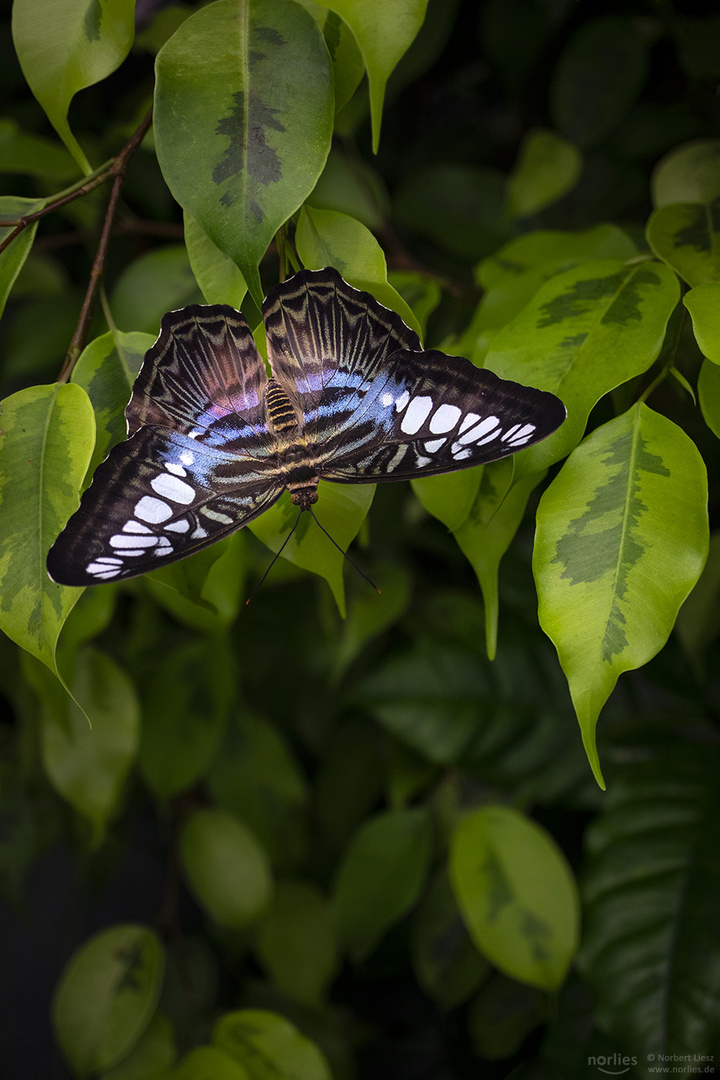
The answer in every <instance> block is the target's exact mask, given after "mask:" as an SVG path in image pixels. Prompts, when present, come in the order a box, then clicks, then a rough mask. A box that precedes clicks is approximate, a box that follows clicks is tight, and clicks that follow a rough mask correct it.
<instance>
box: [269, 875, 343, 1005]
mask: <svg viewBox="0 0 720 1080" xmlns="http://www.w3.org/2000/svg"><path fill="white" fill-rule="evenodd" d="M256 948H257V953H258V957H259V959H260V962H261V963H262V964H263V966H264V967H265V968H266V970H267V971H268V973H269V974H270V975H271V976H272V978H273V981H274V983H275V985H276V986H277V987H278V989H279V990H281V991H282V992H283V993H285V994H288V995H289V996H290V997H291V998H294V999H295V1000H297V1001H302V1002H304V1003H305V1004H307V1005H310V1006H315V1007H321V1006H322V1003H323V998H324V996H325V991H326V989H327V986H328V984H329V982H330V980H331V979H332V977H333V975H334V974H335V971H336V969H337V966H338V957H337V945H336V941H335V933H334V930H333V926H332V920H331V918H330V909H329V905H328V903H327V901H326V900H325V897H324V896H323V895H322V893H321V892H320V891H319V890H318V889H317V888H316V887H315V886H314V885H311V884H310V883H309V882H306V881H284V882H280V883H278V886H277V888H276V890H275V896H274V898H273V901H272V904H271V905H270V908H269V909H268V911H267V912H266V913H265V916H264V917H263V919H262V922H261V923H260V925H259V927H258V931H257V946H256Z"/></svg>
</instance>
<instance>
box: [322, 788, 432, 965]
mask: <svg viewBox="0 0 720 1080" xmlns="http://www.w3.org/2000/svg"><path fill="white" fill-rule="evenodd" d="M431 856H432V823H431V820H430V816H429V813H428V811H427V810H426V809H423V808H416V809H412V810H389V811H386V812H384V813H381V814H376V815H375V816H374V817H372V818H370V819H369V820H367V821H366V822H365V824H364V825H362V826H361V828H360V829H359V831H358V832H357V833H356V834H355V836H354V837H353V839H352V840H351V841H350V844H349V845H348V847H347V849H346V851H345V855H344V858H343V860H342V862H341V864H340V868H339V870H338V873H337V878H336V880H335V888H334V893H333V912H334V917H335V925H336V927H337V931H338V936H339V938H340V940H341V942H342V943H343V944H344V945H345V947H346V949H347V950H348V952H349V954H350V956H351V957H352V959H353V960H355V961H361V960H364V959H365V958H366V957H367V956H369V955H370V953H372V952H373V950H374V949H375V947H376V946H377V945H378V944H379V942H380V939H381V938H382V936H383V934H384V933H385V931H386V930H388V929H389V928H390V927H391V926H393V925H394V924H395V923H396V922H398V920H399V919H401V918H402V917H403V915H405V914H406V913H407V912H408V911H409V910H410V909H411V908H412V907H413V905H414V904H415V903H416V902H417V900H418V897H419V895H420V891H421V889H422V887H423V885H424V884H425V879H426V878H427V874H428V870H429V869H430V858H431Z"/></svg>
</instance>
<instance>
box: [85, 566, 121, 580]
mask: <svg viewBox="0 0 720 1080" xmlns="http://www.w3.org/2000/svg"><path fill="white" fill-rule="evenodd" d="M85 572H86V573H87V574H92V576H93V577H98V578H103V579H105V578H112V577H116V576H117V575H118V574H119V573H120V567H119V566H118V567H113V566H106V565H105V563H99V562H91V563H88V564H87V566H86V567H85Z"/></svg>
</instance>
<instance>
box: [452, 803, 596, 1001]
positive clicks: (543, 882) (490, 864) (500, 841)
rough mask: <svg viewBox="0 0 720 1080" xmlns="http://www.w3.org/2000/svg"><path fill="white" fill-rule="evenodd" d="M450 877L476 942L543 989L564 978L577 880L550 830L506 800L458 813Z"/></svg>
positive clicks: (510, 971)
mask: <svg viewBox="0 0 720 1080" xmlns="http://www.w3.org/2000/svg"><path fill="white" fill-rule="evenodd" d="M450 880H451V882H452V886H453V889H454V891H455V895H456V897H457V900H458V903H459V905H460V910H461V911H462V914H463V917H464V919H465V922H466V924H467V927H468V930H469V931H470V936H471V937H472V939H473V940H474V942H475V944H476V945H477V947H478V948H479V949H480V950H481V951H482V952H483V953H484V954H485V956H487V957H488V959H489V960H491V961H492V962H493V963H494V964H495V965H496V966H497V967H499V968H500V970H501V971H504V972H505V973H506V974H507V975H510V976H512V978H514V979H518V980H519V981H520V982H525V983H529V984H530V986H537V987H539V988H540V989H541V990H556V989H557V988H558V987H559V986H560V985H561V984H562V982H563V980H564V978H565V976H566V974H567V970H568V968H569V966H570V962H571V961H572V958H573V956H574V954H575V950H576V949H577V945H578V938H579V920H580V904H579V898H578V895H577V888H576V885H575V880H574V878H573V876H572V871H571V870H570V867H569V866H568V864H567V862H566V860H565V857H564V856H563V854H562V852H561V851H560V849H559V848H558V847H557V845H556V844H555V841H554V840H553V839H552V837H551V836H550V835H549V834H548V833H546V832H545V830H544V829H542V828H541V827H540V826H539V825H537V824H536V823H535V822H533V821H530V820H528V819H527V818H526V817H524V815H523V814H521V813H519V812H518V811H517V810H512V809H511V808H510V807H507V806H485V807H483V808H482V809H481V810H476V811H473V812H472V813H470V814H468V815H467V817H465V818H463V820H462V821H461V822H460V824H459V825H458V826H457V828H456V829H455V832H454V833H453V836H452V840H451V844H450Z"/></svg>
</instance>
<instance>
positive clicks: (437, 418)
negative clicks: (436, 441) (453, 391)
mask: <svg viewBox="0 0 720 1080" xmlns="http://www.w3.org/2000/svg"><path fill="white" fill-rule="evenodd" d="M461 412H462V410H461V409H458V407H457V405H447V404H445V405H441V406H440V408H439V409H436V410H435V412H434V413H433V414H432V416H431V417H430V430H431V431H432V433H433V435H438V434H440V433H441V432H445V431H450V430H451V429H452V428H454V427H455V425H456V424H457V422H458V420H459V419H460V414H461Z"/></svg>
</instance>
